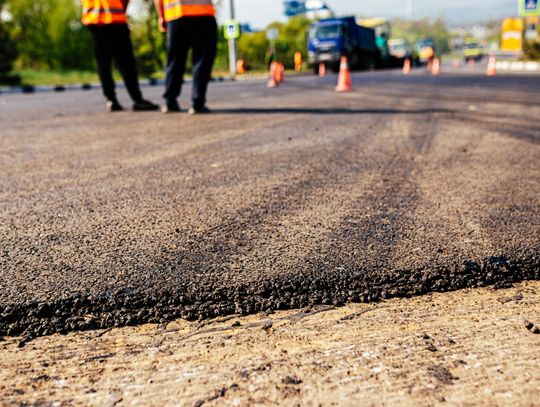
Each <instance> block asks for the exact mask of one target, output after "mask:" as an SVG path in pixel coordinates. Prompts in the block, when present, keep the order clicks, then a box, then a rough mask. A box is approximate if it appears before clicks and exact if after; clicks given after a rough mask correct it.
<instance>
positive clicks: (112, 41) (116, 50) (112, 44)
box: [88, 24, 142, 102]
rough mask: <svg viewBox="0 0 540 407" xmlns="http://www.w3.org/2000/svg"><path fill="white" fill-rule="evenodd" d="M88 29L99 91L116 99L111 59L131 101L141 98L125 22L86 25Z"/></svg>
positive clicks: (137, 100) (138, 100) (111, 98)
mask: <svg viewBox="0 0 540 407" xmlns="http://www.w3.org/2000/svg"><path fill="white" fill-rule="evenodd" d="M88 28H89V29H90V32H91V33H92V40H93V43H94V53H95V55H96V61H97V66H98V73H99V79H100V81H101V87H102V88H103V94H104V95H105V97H106V98H107V99H108V100H116V92H115V84H114V79H113V75H112V63H113V60H114V62H115V64H116V67H117V68H118V70H119V71H120V73H121V74H122V78H123V79H124V83H125V85H126V88H127V91H128V93H129V95H130V96H131V99H132V100H133V101H134V102H140V101H141V100H142V94H141V89H140V88H139V80H138V77H137V65H136V63H135V56H134V55H133V45H132V44H131V37H130V33H129V28H128V26H127V24H106V25H90V26H88Z"/></svg>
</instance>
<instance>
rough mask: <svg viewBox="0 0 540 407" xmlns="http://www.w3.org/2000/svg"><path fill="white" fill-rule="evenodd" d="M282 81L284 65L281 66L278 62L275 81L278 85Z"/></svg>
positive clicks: (283, 78)
mask: <svg viewBox="0 0 540 407" xmlns="http://www.w3.org/2000/svg"><path fill="white" fill-rule="evenodd" d="M284 80H285V65H283V63H282V62H278V63H277V75H276V81H277V83H278V84H279V83H282V82H283V81H284Z"/></svg>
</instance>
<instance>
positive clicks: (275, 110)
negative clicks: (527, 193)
mask: <svg viewBox="0 0 540 407" xmlns="http://www.w3.org/2000/svg"><path fill="white" fill-rule="evenodd" d="M212 111H213V112H214V113H217V114H237V113H238V114H430V113H454V112H455V110H449V109H411V110H401V109H346V108H327V109H317V108H291V107H284V108H258V107H256V108H238V109H215V110H212Z"/></svg>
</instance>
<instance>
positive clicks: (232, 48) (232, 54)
mask: <svg viewBox="0 0 540 407" xmlns="http://www.w3.org/2000/svg"><path fill="white" fill-rule="evenodd" d="M229 5H230V12H231V20H230V21H229V22H232V23H233V24H232V25H231V26H229V25H226V26H225V35H226V36H227V35H228V34H229V33H230V34H231V36H230V37H229V38H227V39H228V40H229V71H230V72H231V75H232V76H233V77H234V76H236V40H237V38H238V37H239V36H240V28H239V26H238V23H237V22H236V20H235V12H234V0H229ZM233 26H236V29H237V30H238V36H235V31H234V30H235V29H234V28H233ZM229 29H232V30H231V31H229Z"/></svg>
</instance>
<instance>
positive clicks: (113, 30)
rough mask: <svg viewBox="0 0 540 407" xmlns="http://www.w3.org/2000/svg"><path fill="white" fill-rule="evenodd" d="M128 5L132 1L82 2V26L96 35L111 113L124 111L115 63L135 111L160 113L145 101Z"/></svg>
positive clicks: (102, 84) (96, 45)
mask: <svg viewBox="0 0 540 407" xmlns="http://www.w3.org/2000/svg"><path fill="white" fill-rule="evenodd" d="M128 3H129V0H82V9H83V10H82V22H83V24H84V25H85V26H87V27H88V29H89V30H90V33H91V34H92V40H93V44H94V53H95V57H96V62H97V66H98V73H99V79H100V82H101V87H102V89H103V94H104V95H105V97H106V98H107V110H108V111H109V112H118V111H121V110H123V108H122V106H121V105H120V103H119V102H118V99H117V98H116V92H115V84H114V79H113V75H112V63H113V60H114V62H115V64H116V66H117V68H118V70H119V71H120V73H121V74H122V78H123V79H124V83H125V85H126V88H127V91H128V93H129V95H130V97H131V99H132V100H133V110H134V111H150V110H158V109H159V106H157V105H155V104H153V103H151V102H149V101H147V100H144V99H143V96H142V93H141V89H140V87H139V81H138V78H137V67H136V63H135V57H134V55H133V46H132V44H131V37H130V32H129V27H128V25H127V16H126V9H127V6H128Z"/></svg>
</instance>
